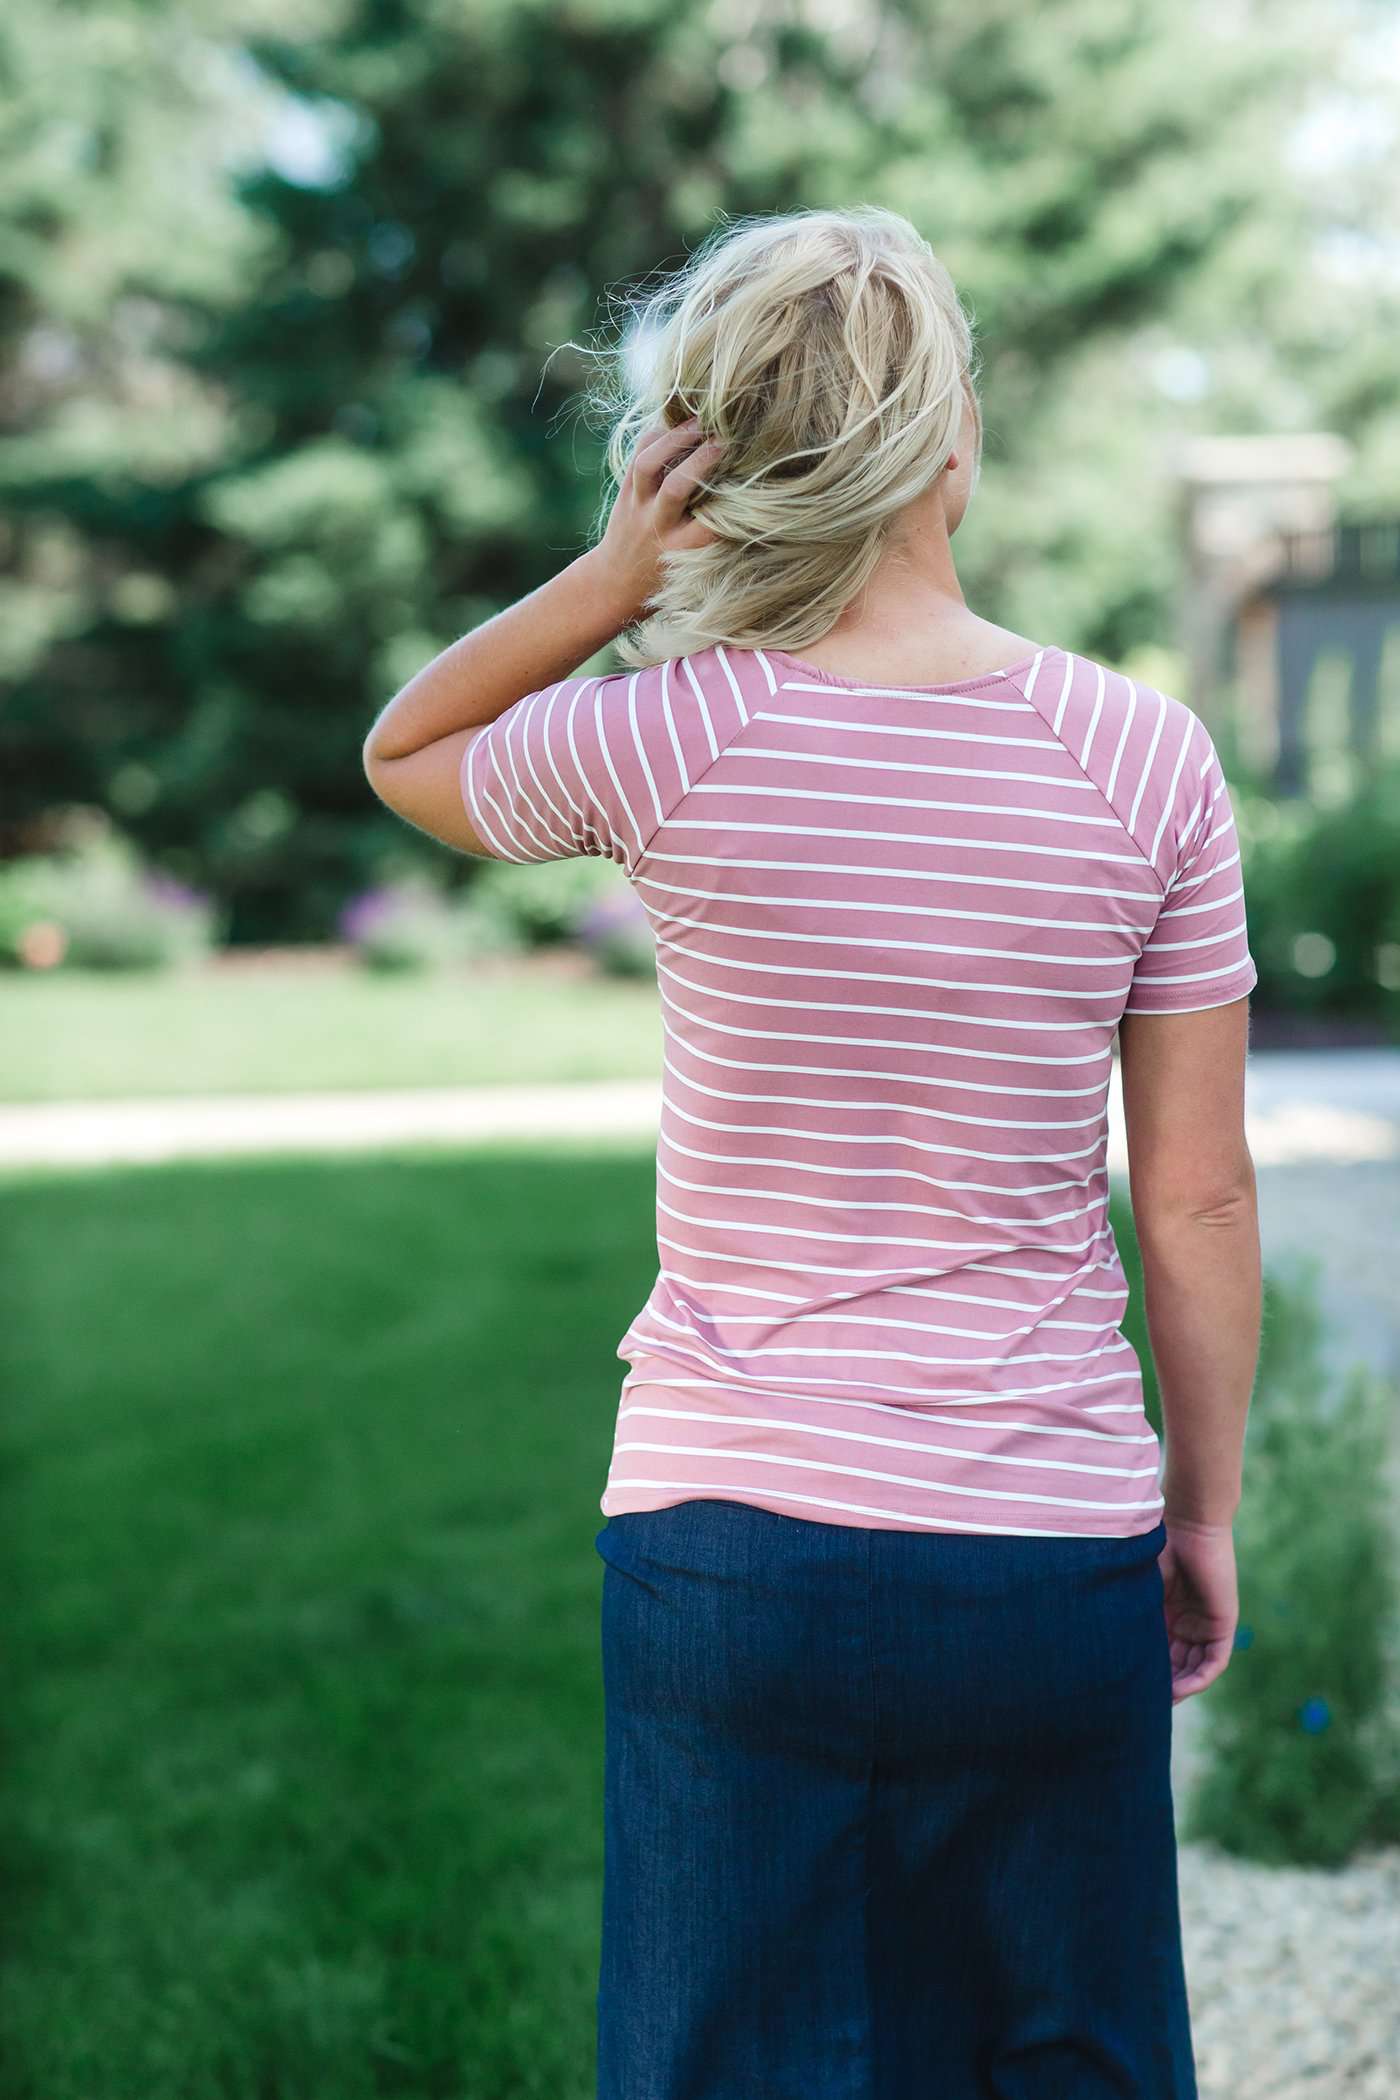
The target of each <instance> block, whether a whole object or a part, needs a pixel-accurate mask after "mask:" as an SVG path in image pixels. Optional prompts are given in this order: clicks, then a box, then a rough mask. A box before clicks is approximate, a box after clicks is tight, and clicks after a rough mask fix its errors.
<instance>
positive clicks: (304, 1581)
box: [0, 1142, 1142, 2100]
mask: <svg viewBox="0 0 1400 2100" xmlns="http://www.w3.org/2000/svg"><path fill="white" fill-rule="evenodd" d="M653 1197H654V1178H653V1164H652V1159H651V1155H650V1152H649V1151H647V1152H645V1153H643V1152H639V1151H636V1150H633V1149H631V1148H629V1147H626V1146H617V1147H613V1148H603V1149H599V1148H596V1147H592V1146H585V1145H584V1144H583V1143H582V1142H579V1143H577V1144H570V1145H568V1146H563V1147H561V1146H559V1145H555V1146H554V1147H553V1148H551V1150H550V1151H549V1152H545V1151H543V1150H540V1149H536V1148H529V1149H524V1150H515V1149H511V1150H506V1149H484V1150H481V1151H477V1152H469V1153H464V1154H457V1155H447V1156H443V1155H431V1156H422V1155H411V1154H404V1155H401V1156H396V1157H385V1158H376V1159H373V1160H344V1159H336V1160H330V1161H296V1162H282V1161H277V1162H257V1163H247V1162H240V1163H237V1164H232V1165H229V1164H223V1163H219V1164H211V1165H198V1166H181V1167H175V1168H145V1169H135V1170H125V1171H122V1172H118V1173H104V1174H93V1175H82V1174H78V1175H70V1174H65V1173H47V1174H44V1175H42V1176H38V1177H35V1178H29V1179H24V1178H15V1179H12V1180H9V1181H8V1182H4V1183H0V1234H3V1245H0V1389H3V1391H4V1394H5V1402H6V1404H5V1409H4V1414H3V1420H0V1585H2V1586H3V1589H4V1592H5V1596H4V1623H5V1625H6V1628H7V1630H8V1631H7V1641H6V1647H5V1656H4V1664H3V1670H4V1679H5V1681H4V1685H3V1707H0V1714H3V1722H0V1726H2V1727H3V1736H4V1755H3V1759H0V1854H3V1858H0V1874H3V1881H4V1887H5V1891H6V1895H5V1902H4V1905H3V1911H0V1917H3V1921H4V1922H3V1924H0V1935H3V1938H2V1939H0V2095H3V2096H4V2100H380V2096H383V2095H406V2096H413V2100H520V2096H532V2100H534V2096H538V2100H588V2096H589V2095H590V2094H591V2093H592V2091H593V2084H592V2079H593V2069H594V2032H595V2030H594V1993H595V1990H596V1985H597V1958H598V1931H599V1922H600V1904H601V1873H602V1852H601V1844H602V1840H601V1813H602V1706H601V1681H600V1669H599V1654H598V1624H597V1613H598V1603H599V1594H600V1588H601V1581H602V1563H601V1561H600V1560H599V1558H598V1556H597V1554H596V1552H595V1551H594V1549H593V1539H594V1536H595V1534H596V1532H597V1531H598V1529H599V1528H600V1527H601V1525H602V1522H603V1518H602V1515H601V1512H600V1510H599V1508H598V1498H599V1496H600V1495H601V1493H602V1489H603V1483H604V1480H605V1478H606V1471H607V1458H608V1453H609V1450H610V1446H611V1436H612V1428H613V1419H614V1413H615V1409H616V1405H617V1391H618V1385H619V1383H620V1380H621V1377H622V1375H623V1368H624V1367H623V1365H622V1363H621V1362H620V1361H619V1359H618V1358H617V1356H616V1354H615V1351H616V1346H617V1341H618V1338H619V1337H620V1335H621V1334H622V1332H623V1330H624V1328H625V1327H626V1325H627V1323H628V1321H629V1320H630V1319H631V1317H632V1315H633V1313H634V1312H635V1311H636V1310H637V1308H638V1307H639V1306H640V1304H641V1303H642V1301H643V1299H644V1297H645V1295H646V1293H647V1291H648V1290H649V1289H650V1286H651V1283H652V1280H653V1278H654V1275H655V1262H656V1248H655V1241H654V1239H653V1236H652V1223H653V1207H652V1206H653ZM1118 1229H1119V1233H1120V1243H1121V1244H1122V1246H1123V1251H1124V1258H1125V1260H1130V1259H1131V1246H1132V1242H1131V1232H1130V1229H1129V1227H1128V1225H1127V1221H1126V1219H1123V1218H1121V1217H1120V1219H1119V1222H1118ZM1130 1331H1132V1332H1133V1335H1134V1339H1135V1340H1136V1341H1137V1342H1138V1345H1139V1347H1140V1348H1141V1347H1142V1343H1141V1334H1140V1328H1138V1327H1136V1326H1134V1327H1133V1328H1132V1329H1131V1330H1130Z"/></svg>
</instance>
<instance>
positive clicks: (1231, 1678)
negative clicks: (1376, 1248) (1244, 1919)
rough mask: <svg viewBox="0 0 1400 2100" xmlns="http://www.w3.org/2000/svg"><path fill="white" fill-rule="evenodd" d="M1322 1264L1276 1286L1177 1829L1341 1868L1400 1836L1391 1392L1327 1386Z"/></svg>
mask: <svg viewBox="0 0 1400 2100" xmlns="http://www.w3.org/2000/svg"><path fill="white" fill-rule="evenodd" d="M1322 1334H1323V1321H1322V1314H1321V1310H1320V1305H1319V1298H1318V1283H1317V1269H1316V1264H1315V1263H1314V1264H1313V1265H1312V1269H1311V1271H1310V1272H1309V1271H1308V1270H1300V1271H1298V1272H1297V1274H1296V1275H1294V1276H1290V1277H1287V1278H1285V1279H1282V1280H1281V1279H1279V1278H1277V1277H1272V1276H1271V1277H1270V1279H1269V1285H1268V1292H1267V1298H1266V1310H1265V1322H1264V1348H1263V1351H1262V1353H1261V1363H1260V1374H1259V1379H1258V1383H1257V1389H1256V1396H1255V1399H1254V1402H1253V1405H1252V1407H1251V1410H1250V1419H1249V1426H1248V1430H1247V1433H1246V1440H1245V1441H1246V1450H1245V1470H1244V1480H1245V1491H1244V1496H1243V1498H1242V1500H1241V1503H1240V1508H1239V1510H1238V1512H1237V1515H1236V1521H1235V1545H1236V1556H1237V1563H1238V1569H1239V1582H1240V1619H1239V1626H1238V1629H1237V1633H1236V1639H1235V1652H1234V1653H1233V1655H1232V1656H1231V1658H1230V1666H1229V1668H1228V1669H1227V1670H1226V1671H1225V1673H1224V1675H1223V1676H1221V1677H1220V1678H1219V1679H1217V1681H1216V1683H1215V1684H1214V1685H1213V1686H1212V1687H1211V1688H1210V1690H1209V1691H1208V1692H1207V1693H1206V1694H1205V1695H1204V1700H1205V1703H1204V1707H1203V1716H1202V1718H1203V1721H1204V1724H1205V1729H1206V1743H1205V1762H1204V1765H1203V1769H1202V1773H1201V1777H1200V1779H1199V1781H1198V1782H1197V1784H1196V1786H1195V1788H1194V1789H1193V1791H1192V1795H1191V1798H1190V1800H1189V1802H1188V1803H1187V1804H1186V1809H1185V1813H1184V1817H1183V1829H1184V1834H1185V1835H1186V1836H1188V1837H1190V1838H1205V1839H1210V1840H1212V1841H1213V1842H1215V1843H1216V1844H1218V1845H1220V1846H1221V1847H1222V1848H1223V1849H1225V1850H1226V1851H1229V1852H1232V1853H1236V1854H1238V1855H1240V1856H1242V1857H1246V1858H1250V1859H1257V1860H1261V1861H1265V1862H1269V1863H1272V1864H1286V1863H1296V1864H1300V1865H1316V1866H1338V1865H1341V1864H1342V1863H1343V1862H1344V1861H1345V1860H1347V1859H1348V1858H1350V1857H1351V1856H1352V1855H1353V1854H1354V1853H1355V1852H1356V1851H1358V1850H1359V1849H1361V1848H1362V1847H1364V1846H1366V1845H1368V1844H1375V1843H1393V1842H1395V1841H1397V1839H1400V1714H1398V1713H1397V1708H1396V1693H1397V1667H1398V1666H1400V1655H1397V1652H1396V1640H1397V1624H1398V1623H1400V1621H1398V1616H1397V1615H1398V1612H1400V1602H1398V1600H1397V1575H1396V1564H1395V1546H1394V1531H1395V1510H1394V1508H1393V1501H1394V1488H1393V1485H1392V1483H1391V1475H1390V1471H1389V1467H1390V1462H1391V1459H1392V1456H1393V1454H1392V1453H1391V1451H1390V1448H1389V1445H1390V1435H1391V1426H1390V1425H1391V1423H1392V1422H1393V1418H1394V1404H1395V1395H1394V1393H1393V1391H1391V1390H1389V1389H1388V1388H1387V1387H1386V1386H1385V1385H1384V1384H1383V1383H1382V1381H1380V1380H1378V1379H1376V1378H1374V1377H1373V1376H1371V1375H1370V1374H1369V1373H1365V1372H1362V1371H1355V1372H1353V1373H1352V1374H1351V1375H1350V1376H1349V1377H1348V1378H1347V1379H1346V1380H1345V1381H1344V1382H1343V1384H1342V1388H1341V1390H1340V1391H1338V1390H1337V1389H1336V1384H1335V1381H1334V1380H1332V1379H1330V1378H1329V1375H1328V1372H1327V1368H1326V1365H1325V1362H1324V1358H1323V1349H1322Z"/></svg>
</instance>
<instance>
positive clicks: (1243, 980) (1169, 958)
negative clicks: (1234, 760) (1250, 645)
mask: <svg viewBox="0 0 1400 2100" xmlns="http://www.w3.org/2000/svg"><path fill="white" fill-rule="evenodd" d="M1181 712H1182V714H1183V716H1184V717H1185V725H1186V726H1185V734H1184V737H1183V739H1182V743H1181V748H1180V763H1179V764H1178V765H1177V766H1176V768H1175V773H1174V778H1173V779H1172V782H1171V786H1170V791H1169V793H1168V794H1167V796H1166V799H1165V801H1164V805H1163V808H1162V811H1161V814H1160V817H1159V818H1158V825H1157V833H1156V835H1155V836H1154V837H1153V839H1152V840H1151V841H1150V844H1151V848H1152V854H1153V864H1154V866H1155V867H1156V868H1157V870H1158V872H1159V874H1160V875H1161V877H1162V880H1163V885H1164V889H1163V896H1162V902H1161V906H1160V909H1159V911H1158V914H1157V918H1156V920H1155V922H1154V924H1153V926H1152V928H1151V930H1150V932H1149V933H1148V936H1147V939H1146V941H1145V942H1144V944H1143V947H1142V951H1141V953H1140V955H1139V956H1138V960H1137V963H1136V966H1135V968H1134V971H1133V978H1132V984H1131V987H1130V989H1129V993H1128V1001H1127V1005H1126V1007H1125V1008H1124V1011H1125V1012H1126V1013H1130V1014H1132V1013H1139V1014H1162V1013H1190V1012H1193V1011H1196V1010H1198V1009H1200V1008H1202V1007H1208V1006H1226V1005H1228V1004H1229V1003H1230V1002H1231V1001H1232V1000H1235V999H1242V998H1244V996H1245V995H1246V993H1248V992H1250V991H1252V990H1253V989H1254V986H1255V984H1256V983H1257V982H1258V978H1259V972H1258V970H1257V969H1256V967H1255V963H1254V958H1253V956H1252V955H1251V953H1250V949H1249V931H1248V923H1247V919H1246V911H1245V895H1244V882H1243V877H1242V873H1241V865H1240V842H1239V834H1238V832H1237V830H1236V827H1235V815H1234V810H1233V807H1232V805H1231V801H1230V790H1229V787H1228V785H1227V783H1226V780H1225V775H1224V773H1223V772H1222V770H1221V766H1220V758H1219V754H1218V752H1217V751H1216V748H1215V744H1214V742H1213V740H1212V738H1211V736H1210V733H1209V731H1208V730H1207V729H1206V727H1205V724H1204V723H1203V722H1202V721H1201V720H1200V718H1199V716H1197V715H1195V714H1192V713H1190V712H1189V711H1188V710H1186V709H1184V708H1183V709H1182V711H1181Z"/></svg>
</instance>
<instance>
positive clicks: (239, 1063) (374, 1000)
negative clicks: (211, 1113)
mask: <svg viewBox="0 0 1400 2100" xmlns="http://www.w3.org/2000/svg"><path fill="white" fill-rule="evenodd" d="M4 1000H5V1030H4V1048H3V1051H2V1052H0V1098H3V1099H6V1100H10V1101H48V1100H79V1099H93V1100H97V1099H100V1100H112V1099H119V1098H121V1097H123V1096H133V1095H146V1096H150V1095H160V1094H207V1093H219V1094H222V1093H236V1094H242V1093H300V1092H302V1091H303V1090H311V1089H322V1088H338V1089H357V1088H365V1087H429V1086H476V1085H483V1084H491V1083H505V1082H508V1081H512V1080H518V1081H521V1082H525V1081H541V1080H556V1079H558V1080H565V1079H630V1078H650V1077H652V1076H653V1075H654V1074H656V1073H658V1072H659V1071H660V1065H661V1023H660V1019H659V1014H658V1002H657V995H656V986H655V985H654V984H653V983H652V982H650V981H649V980H642V981H638V980H637V979H633V978H617V977H605V976H602V975H595V974H591V973H587V972H581V971H575V970H572V969H571V968H570V967H569V965H568V963H567V961H564V962H558V961H555V960H553V959H547V958H544V957H539V958H535V959H533V960H530V961H526V962H514V963H492V964H490V965H477V966H476V967H475V968H474V969H471V970H461V971H445V972H443V973H441V974H431V975H423V976H416V975H415V976H378V975H373V974H371V973H370V972H368V971H363V970H359V969H356V968H354V967H347V968H346V969H344V970H339V969H326V968H307V969H304V970H298V969H294V968H288V967H286V966H281V967H277V968H271V967H269V968H263V969H258V968H254V967H251V966H248V967H243V968H239V969H228V968H222V969H220V968H214V969H203V970H198V971H195V972H193V973H191V974H190V975H184V974H181V973H176V972H131V973H122V974H115V973H108V972H102V971H77V970H74V971H60V972H57V973H55V974H54V975H53V976H49V977H44V976H39V975H36V974H33V973H19V972H12V973H10V974H9V975H8V976H7V977H6V981H5V989H4Z"/></svg>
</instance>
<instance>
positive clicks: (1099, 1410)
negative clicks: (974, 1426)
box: [623, 1334, 1142, 1415]
mask: <svg viewBox="0 0 1400 2100" xmlns="http://www.w3.org/2000/svg"><path fill="white" fill-rule="evenodd" d="M638 1340H640V1341H644V1342H649V1343H650V1344H651V1346H652V1348H653V1349H654V1350H657V1351H660V1350H663V1349H664V1350H665V1351H666V1352H667V1354H668V1355H670V1356H688V1357H691V1358H692V1359H693V1361H694V1362H696V1363H699V1364H703V1365H704V1366H705V1367H706V1369H707V1370H708V1371H709V1373H710V1376H709V1377H708V1378H695V1379H684V1378H673V1377H670V1376H667V1377H665V1378H632V1377H630V1376H629V1377H628V1378H626V1379H624V1380H623V1384H624V1386H625V1387H626V1388H627V1389H628V1390H629V1391H631V1390H634V1389H635V1388H636V1387H637V1386H641V1385H663V1386H666V1387H667V1388H668V1389H669V1388H675V1389H676V1390H680V1389H681V1388H682V1387H686V1386H690V1385H694V1386H695V1387H697V1388H698V1389H699V1390H701V1391H712V1390H713V1387H714V1372H715V1368H716V1367H715V1366H714V1365H713V1364H711V1363H710V1362H709V1359H708V1358H707V1357H705V1356H704V1355H703V1354H702V1353H701V1351H700V1350H698V1349H689V1348H687V1346H686V1344H685V1343H684V1342H678V1341H673V1340H672V1338H671V1337H670V1336H669V1335H660V1334H658V1335H640V1336H638ZM998 1368H999V1369H1001V1370H1007V1371H1009V1370H1011V1369H1013V1368H1014V1366H1013V1365H1011V1364H1009V1363H1007V1364H1002V1365H1000V1366H998ZM723 1371H724V1384H725V1385H726V1386H733V1387H735V1389H736V1390H737V1391H740V1392H743V1391H745V1389H746V1386H748V1385H754V1384H758V1385H761V1386H762V1388H763V1394H764V1396H765V1397H767V1398H770V1399H778V1400H786V1399H789V1398H796V1397H798V1396H796V1395H790V1394H787V1393H780V1392H775V1391H774V1390H773V1386H772V1383H771V1379H770V1376H769V1374H768V1373H767V1372H764V1371H744V1370H739V1369H736V1368H735V1367H734V1366H733V1365H732V1364H725V1365H724V1366H723ZM806 1377H807V1378H808V1380H813V1379H816V1380H818V1381H819V1382H820V1383H821V1384H822V1385H855V1386H859V1387H860V1389H861V1394H862V1403H861V1404H862V1405H864V1406H869V1407H880V1408H884V1409H886V1410H887V1411H888V1412H889V1413H891V1414H894V1415H902V1414H903V1413H904V1412H905V1409H904V1407H903V1406H902V1405H901V1404H900V1403H899V1402H897V1401H891V1400H871V1399H869V1397H868V1395H869V1393H870V1391H871V1390H872V1389H873V1390H874V1391H876V1392H880V1393H907V1394H908V1395H909V1398H910V1399H911V1400H915V1401H922V1402H923V1404H924V1405H925V1406H926V1407H999V1406H1001V1404H1002V1402H1003V1401H1006V1400H1039V1399H1042V1398H1043V1397H1044V1396H1045V1395H1046V1394H1047V1393H1074V1394H1076V1395H1078V1394H1079V1393H1080V1392H1082V1391H1083V1390H1084V1388H1085V1387H1086V1386H1091V1385H1118V1386H1121V1385H1122V1384H1123V1382H1124V1380H1125V1379H1131V1378H1132V1372H1131V1371H1128V1370H1124V1371H1102V1372H1090V1373H1086V1374H1084V1375H1082V1376H1080V1377H1077V1378H1061V1379H1058V1380H1056V1381H1055V1382H1054V1383H1052V1384H1050V1385H1025V1386H1012V1387H1010V1388H1009V1389H1008V1390H1007V1391H1005V1392H989V1391H987V1390H986V1388H985V1387H984V1388H983V1390H982V1391H981V1392H980V1393H931V1392H930V1391H929V1389H928V1387H927V1386H922V1385H886V1384H885V1383H884V1381H883V1380H881V1379H878V1378H833V1377H831V1376H829V1375H828V1374H826V1373H823V1372H813V1371H808V1372H807V1373H806ZM828 1397H830V1396H829V1395H826V1394H820V1393H804V1394H802V1395H801V1398H802V1399H803V1400H821V1399H825V1398H828ZM1141 1408H1142V1398H1141V1388H1140V1387H1139V1391H1138V1394H1137V1396H1136V1397H1135V1398H1134V1399H1132V1400H1125V1401H1118V1400H1112V1401H1103V1402H1100V1403H1097V1404H1095V1405H1094V1406H1086V1407H1085V1408H1084V1410H1083V1412H1084V1413H1086V1414H1133V1413H1140V1412H1141Z"/></svg>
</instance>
